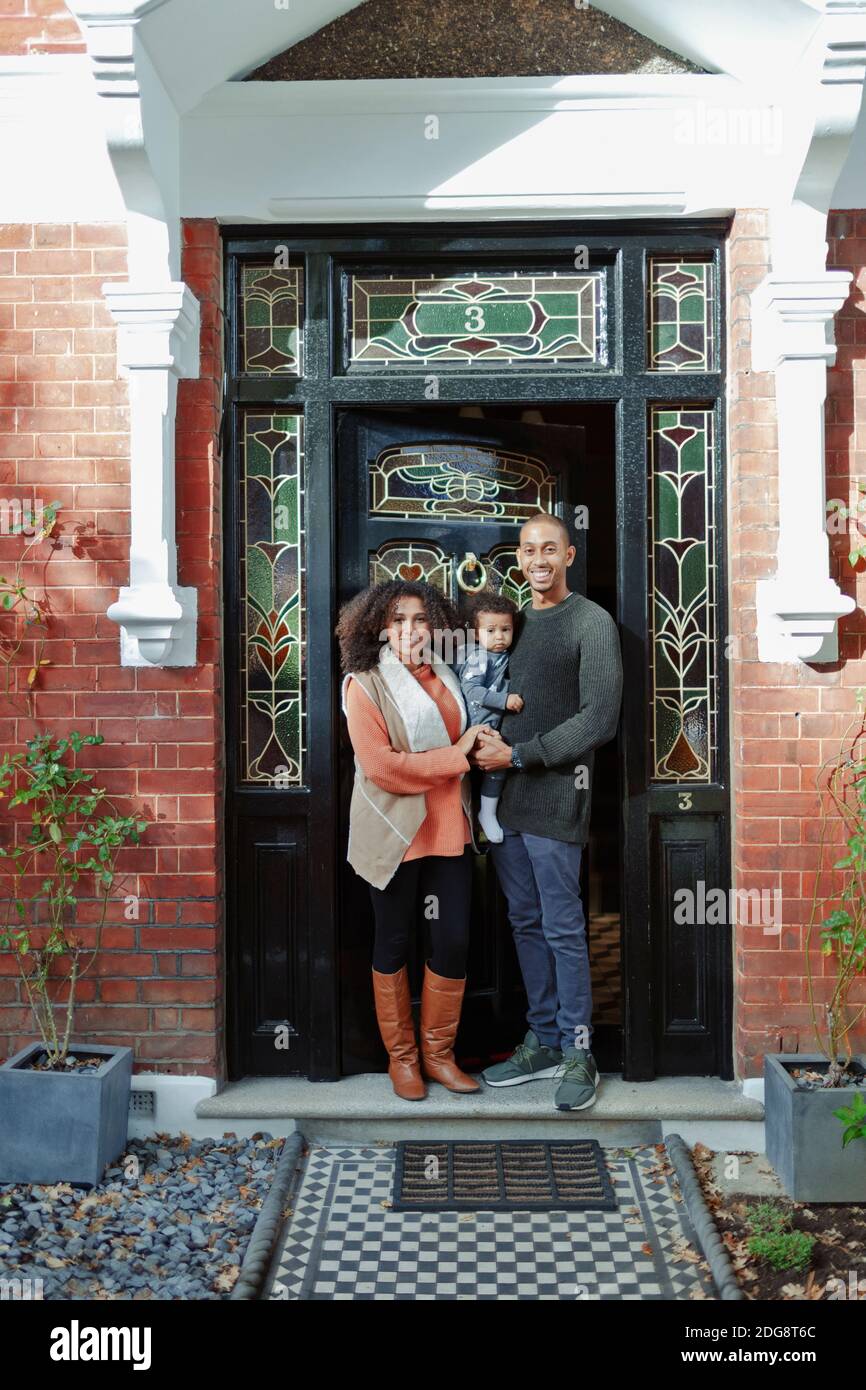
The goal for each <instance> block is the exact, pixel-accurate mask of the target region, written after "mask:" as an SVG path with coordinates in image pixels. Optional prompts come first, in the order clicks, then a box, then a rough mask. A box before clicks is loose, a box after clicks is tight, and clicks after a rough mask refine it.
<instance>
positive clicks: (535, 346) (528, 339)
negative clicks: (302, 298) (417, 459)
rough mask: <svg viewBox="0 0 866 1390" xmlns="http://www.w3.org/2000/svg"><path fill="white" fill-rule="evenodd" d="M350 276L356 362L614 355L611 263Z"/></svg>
mask: <svg viewBox="0 0 866 1390" xmlns="http://www.w3.org/2000/svg"><path fill="white" fill-rule="evenodd" d="M350 281H351V283H350V293H349V297H348V298H349V306H350V314H351V322H350V325H349V360H350V362H352V363H363V362H374V363H385V362H400V363H404V364H409V365H411V364H418V365H432V364H434V363H437V362H448V363H452V364H460V365H466V366H471V365H473V364H475V363H477V364H485V363H486V364H488V365H490V364H491V363H492V364H494V365H495V364H500V365H503V364H504V365H508V364H509V363H524V362H526V363H532V362H560V363H572V364H577V365H585V364H587V363H590V364H595V363H604V362H606V342H605V332H604V313H603V288H604V279H603V272H601V271H594V272H592V273H587V274H585V275H567V274H564V275H560V274H556V273H555V272H549V271H548V272H545V273H544V274H512V275H501V274H497V275H483V274H479V275H475V274H469V275H463V276H459V275H452V276H435V275H427V276H424V275H421V276H407V277H398V276H393V275H392V276H378V277H377V278H375V279H373V278H367V277H361V276H355V275H353V276H350Z"/></svg>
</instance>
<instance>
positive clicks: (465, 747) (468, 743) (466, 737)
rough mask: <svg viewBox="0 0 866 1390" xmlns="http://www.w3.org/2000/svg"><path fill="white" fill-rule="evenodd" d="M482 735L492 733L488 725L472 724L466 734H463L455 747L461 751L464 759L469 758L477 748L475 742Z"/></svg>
mask: <svg viewBox="0 0 866 1390" xmlns="http://www.w3.org/2000/svg"><path fill="white" fill-rule="evenodd" d="M480 733H485V734H489V733H492V730H491V729H489V728H488V727H487V725H486V724H472V725H470V727H469V728H468V729H467V730H466V733H465V734H461V736H460V738H459V739H458V740H457V742H456V743H455V745H454V747H455V748H459V749H460V752H461V753H462V754H463V756H464V758H468V757H469V754H470V753H471V752H472V749H473V748H474V747H475V741H476V739H477V738H478V735H479V734H480Z"/></svg>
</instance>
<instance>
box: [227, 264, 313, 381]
mask: <svg viewBox="0 0 866 1390" xmlns="http://www.w3.org/2000/svg"><path fill="white" fill-rule="evenodd" d="M289 259H290V264H289V265H288V266H287V267H285V268H283V269H280V270H275V269H274V267H273V265H272V264H268V265H244V266H242V267H241V328H240V365H241V371H242V372H247V373H249V374H251V375H254V376H261V375H265V376H300V375H301V373H302V371H303V361H302V358H303V340H304V268H303V258H302V257H298V258H296V260H295V262H294V263H292V258H289Z"/></svg>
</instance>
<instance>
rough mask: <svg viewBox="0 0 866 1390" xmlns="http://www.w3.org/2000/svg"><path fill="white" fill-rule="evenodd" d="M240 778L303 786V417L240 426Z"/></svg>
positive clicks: (254, 418) (257, 417) (265, 417)
mask: <svg viewBox="0 0 866 1390" xmlns="http://www.w3.org/2000/svg"><path fill="white" fill-rule="evenodd" d="M241 497H242V506H241V517H240V524H241V542H242V544H241V554H242V556H243V561H242V570H243V572H242V575H241V596H242V614H243V633H242V639H243V640H242V649H241V650H242V652H243V656H242V669H241V739H240V743H241V776H242V778H243V780H244V781H247V782H268V783H269V784H271V785H275V784H276V785H278V786H282V787H291V786H302V785H303V784H304V778H305V726H306V716H305V710H304V702H305V687H306V617H305V555H304V551H305V538H304V454H303V417H302V416H300V415H280V414H272V413H267V414H262V413H259V412H257V411H250V412H249V413H248V414H247V415H246V416H245V417H244V429H243V479H242V490H241Z"/></svg>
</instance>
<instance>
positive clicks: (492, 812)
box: [478, 796, 504, 845]
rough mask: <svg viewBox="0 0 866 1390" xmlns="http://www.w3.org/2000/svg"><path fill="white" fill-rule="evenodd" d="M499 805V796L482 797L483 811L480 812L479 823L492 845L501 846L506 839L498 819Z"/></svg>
mask: <svg viewBox="0 0 866 1390" xmlns="http://www.w3.org/2000/svg"><path fill="white" fill-rule="evenodd" d="M498 805H499V797H498V796H482V798H481V809H480V810H479V812H478V821H479V824H480V826H481V829H482V830H483V831H484V834H485V835H486V836H487V838H488V840H489V841H490V843H491V844H492V845H501V844H502V841H503V838H504V834H503V830H502V826H501V825H500V824H499V821H498V820H497V819H496V808H497V806H498Z"/></svg>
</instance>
